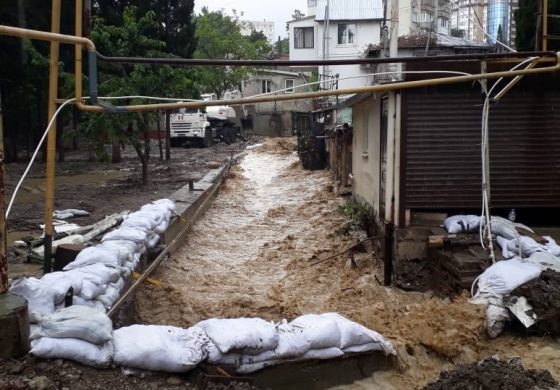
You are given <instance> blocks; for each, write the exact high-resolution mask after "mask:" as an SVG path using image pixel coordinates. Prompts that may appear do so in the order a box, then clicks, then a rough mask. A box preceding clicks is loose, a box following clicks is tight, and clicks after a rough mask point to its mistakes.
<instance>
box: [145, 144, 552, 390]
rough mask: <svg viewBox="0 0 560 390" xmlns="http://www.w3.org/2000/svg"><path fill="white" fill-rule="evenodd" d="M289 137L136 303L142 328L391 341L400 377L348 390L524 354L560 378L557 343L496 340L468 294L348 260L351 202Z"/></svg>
mask: <svg viewBox="0 0 560 390" xmlns="http://www.w3.org/2000/svg"><path fill="white" fill-rule="evenodd" d="M293 149H294V143H293V141H292V140H286V139H273V140H269V141H267V142H266V143H265V145H263V146H262V147H261V148H258V149H255V150H252V151H250V152H249V153H248V155H247V156H246V157H244V158H243V159H242V160H241V161H240V163H239V164H238V165H237V166H235V167H234V168H233V169H232V172H231V176H230V177H229V178H228V180H227V181H226V183H225V184H224V185H223V187H222V189H221V190H220V193H219V195H218V197H217V198H216V200H215V202H214V203H213V205H212V206H211V207H210V209H209V210H208V211H207V212H206V213H205V214H204V216H203V217H202V218H201V219H200V220H199V221H198V222H197V223H196V224H195V225H194V227H193V229H192V231H191V232H190V233H189V235H188V237H187V239H186V241H185V243H184V245H182V247H181V248H180V249H179V250H177V252H175V254H174V255H173V256H172V258H171V259H170V260H169V261H168V262H167V263H166V264H165V265H164V266H162V267H161V268H159V269H158V271H157V272H156V273H155V274H154V276H153V277H154V278H156V279H158V280H160V281H161V282H162V283H161V285H159V286H154V285H150V284H145V285H144V286H143V287H142V289H141V290H140V291H139V292H138V294H137V299H136V309H137V314H138V321H139V322H141V323H145V324H169V325H177V326H182V327H187V326H191V325H193V324H195V323H196V322H198V321H200V320H203V319H207V318H210V317H239V316H259V317H262V318H265V319H269V320H275V321H279V320H281V319H283V318H286V319H288V320H291V319H293V318H294V317H296V316H298V315H301V314H306V313H322V312H327V311H336V312H339V313H341V314H343V315H345V316H348V317H349V318H351V319H353V320H355V321H358V322H360V323H362V324H364V325H366V326H368V327H370V328H372V329H375V330H377V331H378V332H380V333H382V334H383V335H384V336H385V337H387V338H389V339H390V340H391V341H392V342H393V343H394V344H395V346H396V349H397V352H398V354H397V358H396V359H395V361H396V363H395V369H394V370H391V371H384V372H379V373H377V374H375V375H374V376H373V377H369V378H364V379H363V380H361V381H358V382H356V383H354V384H352V385H347V386H343V387H341V388H345V389H409V388H410V389H413V388H418V387H422V386H423V385H425V384H426V383H428V382H431V381H434V380H436V379H437V377H438V375H439V372H440V371H441V370H442V369H444V368H450V367H452V366H453V365H454V364H456V363H468V362H474V361H477V360H480V359H484V358H487V357H490V356H493V355H497V356H499V357H500V358H503V359H506V358H510V357H514V356H520V357H521V358H522V359H523V363H524V364H525V365H526V366H527V367H528V368H544V369H548V370H550V372H551V373H552V375H553V376H554V377H555V378H556V379H560V343H559V342H558V340H556V339H552V338H546V337H543V338H527V337H521V336H512V335H503V336H500V337H499V338H497V339H495V340H491V339H489V338H488V337H487V336H486V334H485V331H484V316H483V311H482V310H481V308H480V307H478V306H475V305H471V304H469V303H468V302H467V300H468V296H467V295H464V296H460V297H457V298H455V299H453V300H450V299H440V298H436V297H433V296H432V294H430V293H407V292H403V291H400V290H396V289H392V288H385V287H383V286H381V285H380V284H379V282H378V280H382V273H381V272H380V269H379V265H378V261H377V260H376V259H375V256H372V255H371V254H368V253H363V254H358V255H357V256H356V257H355V258H356V262H357V268H355V269H353V268H351V267H349V266H347V265H346V262H345V259H344V257H339V258H337V259H335V260H331V261H326V262H323V263H320V264H318V265H315V266H312V265H311V263H313V262H314V261H316V260H318V259H322V258H326V257H328V256H329V255H332V254H335V253H338V252H341V251H342V250H344V249H346V248H347V247H349V246H350V245H351V244H352V243H353V242H354V241H353V240H355V238H352V237H348V236H343V235H339V234H337V233H336V230H337V229H339V228H340V227H341V226H343V225H344V223H345V222H346V220H345V217H344V216H343V215H342V214H341V213H339V212H338V211H337V208H338V206H339V205H340V204H342V203H343V202H344V201H345V199H344V198H341V197H338V196H336V195H335V194H334V193H333V192H332V182H331V177H330V174H329V172H328V171H316V172H310V171H304V170H303V169H302V168H301V166H300V164H299V162H298V159H297V155H296V154H295V152H294V151H293Z"/></svg>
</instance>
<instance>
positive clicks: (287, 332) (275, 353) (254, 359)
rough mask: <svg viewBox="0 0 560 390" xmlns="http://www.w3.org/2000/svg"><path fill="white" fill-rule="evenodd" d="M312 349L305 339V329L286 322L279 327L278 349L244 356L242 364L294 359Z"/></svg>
mask: <svg viewBox="0 0 560 390" xmlns="http://www.w3.org/2000/svg"><path fill="white" fill-rule="evenodd" d="M310 349H311V343H310V342H309V341H308V340H307V339H306V338H305V336H304V334H303V329H302V328H300V327H297V326H294V325H291V324H286V323H285V322H284V323H283V324H280V325H279V326H278V346H277V347H276V348H274V349H273V350H270V351H264V352H261V353H259V354H257V355H242V359H241V364H249V363H258V362H264V361H267V360H278V359H293V358H297V357H299V356H302V355H304V354H305V353H306V352H307V351H309V350H310Z"/></svg>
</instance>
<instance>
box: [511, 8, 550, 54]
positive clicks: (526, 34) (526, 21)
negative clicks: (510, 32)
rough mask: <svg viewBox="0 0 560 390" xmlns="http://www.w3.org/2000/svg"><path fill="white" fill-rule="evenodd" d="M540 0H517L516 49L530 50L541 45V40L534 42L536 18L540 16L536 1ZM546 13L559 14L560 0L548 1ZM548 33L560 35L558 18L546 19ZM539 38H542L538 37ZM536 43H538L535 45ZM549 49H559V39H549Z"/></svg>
mask: <svg viewBox="0 0 560 390" xmlns="http://www.w3.org/2000/svg"><path fill="white" fill-rule="evenodd" d="M539 1H542V0H536V1H535V0H519V8H518V9H517V10H516V11H515V23H516V35H515V46H516V48H517V50H521V51H532V50H535V48H536V47H541V42H536V39H535V37H536V35H537V23H538V21H537V18H539V17H540V15H539V10H538V5H537V3H538V2H539ZM548 13H549V14H556V15H558V14H560V0H549V1H548ZM548 34H549V35H560V19H556V18H549V19H548ZM538 39H539V40H541V39H542V38H541V37H539V38H538ZM537 44H538V45H537ZM548 49H549V50H559V49H560V41H558V40H549V41H548Z"/></svg>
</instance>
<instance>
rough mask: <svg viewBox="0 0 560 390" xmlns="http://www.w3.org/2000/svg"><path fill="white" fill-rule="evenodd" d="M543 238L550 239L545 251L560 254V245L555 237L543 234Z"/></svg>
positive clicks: (555, 254)
mask: <svg viewBox="0 0 560 390" xmlns="http://www.w3.org/2000/svg"><path fill="white" fill-rule="evenodd" d="M543 238H544V239H546V240H547V241H548V242H547V243H546V245H545V251H546V252H548V253H550V254H552V255H554V256H560V245H558V244H557V243H556V241H555V240H554V238H552V237H550V236H543Z"/></svg>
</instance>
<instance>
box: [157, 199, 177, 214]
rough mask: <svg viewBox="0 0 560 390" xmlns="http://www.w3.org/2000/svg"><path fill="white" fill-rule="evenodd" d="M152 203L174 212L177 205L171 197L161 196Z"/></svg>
mask: <svg viewBox="0 0 560 390" xmlns="http://www.w3.org/2000/svg"><path fill="white" fill-rule="evenodd" d="M152 203H153V204H156V205H158V206H165V207H166V208H167V210H169V211H170V212H171V213H175V212H176V210H177V206H176V205H175V202H173V201H172V200H171V199H167V198H162V199H158V200H154V201H153V202H152Z"/></svg>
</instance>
